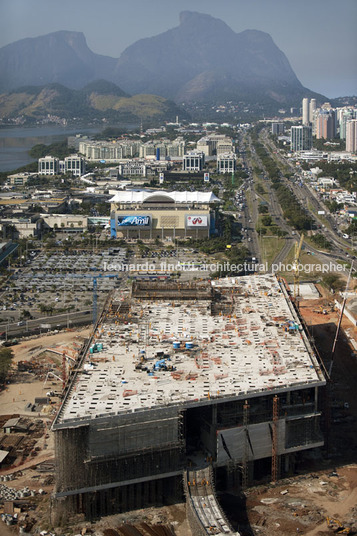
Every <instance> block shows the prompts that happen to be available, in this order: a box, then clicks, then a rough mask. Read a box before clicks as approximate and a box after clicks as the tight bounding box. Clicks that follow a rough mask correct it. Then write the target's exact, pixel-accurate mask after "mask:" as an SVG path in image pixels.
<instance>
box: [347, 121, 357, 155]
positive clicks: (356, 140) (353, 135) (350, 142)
mask: <svg viewBox="0 0 357 536" xmlns="http://www.w3.org/2000/svg"><path fill="white" fill-rule="evenodd" d="M346 151H348V152H349V153H357V119H352V120H350V121H347V123H346Z"/></svg>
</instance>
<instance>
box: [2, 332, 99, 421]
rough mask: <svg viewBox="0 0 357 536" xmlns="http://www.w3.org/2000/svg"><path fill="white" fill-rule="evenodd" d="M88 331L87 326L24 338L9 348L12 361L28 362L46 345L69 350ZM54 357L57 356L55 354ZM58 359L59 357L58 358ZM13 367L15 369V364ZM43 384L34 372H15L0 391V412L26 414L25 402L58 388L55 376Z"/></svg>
mask: <svg viewBox="0 0 357 536" xmlns="http://www.w3.org/2000/svg"><path fill="white" fill-rule="evenodd" d="M89 334H90V329H88V328H85V329H81V330H78V331H68V332H65V331H64V332H60V333H57V334H55V335H45V336H41V337H40V336H39V337H35V338H33V339H29V340H23V341H22V342H20V343H19V344H17V345H16V346H12V347H11V348H12V350H13V352H14V359H13V363H14V365H16V364H17V363H18V362H19V361H29V360H30V359H31V358H33V357H36V356H37V355H40V354H41V353H42V352H44V351H45V350H46V348H58V349H59V350H61V349H65V348H69V349H70V348H71V347H73V346H74V345H77V346H78V345H79V344H80V343H81V342H82V341H83V339H84V338H86V337H88V336H89ZM53 356H54V358H56V354H53ZM57 360H60V356H58V357H57ZM13 368H14V369H16V366H14V367H13ZM44 383H45V382H44V378H42V377H41V379H40V380H38V379H37V378H36V376H35V375H33V374H22V375H18V374H15V376H13V378H12V379H11V383H9V384H8V385H7V386H6V388H5V390H4V391H2V392H1V393H0V415H11V414H25V409H24V408H25V406H26V404H27V403H29V402H31V403H33V402H34V400H35V398H36V397H42V396H45V395H46V392H47V391H48V390H49V389H50V388H54V387H56V388H57V387H60V382H59V381H58V380H55V379H54V378H52V379H51V381H48V382H46V385H45V384H44ZM52 384H53V385H52ZM51 413H52V414H53V412H49V414H51ZM30 416H31V415H30ZM36 416H37V414H36Z"/></svg>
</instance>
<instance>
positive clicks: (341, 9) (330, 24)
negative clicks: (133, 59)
mask: <svg viewBox="0 0 357 536" xmlns="http://www.w3.org/2000/svg"><path fill="white" fill-rule="evenodd" d="M184 10H189V11H198V12H200V13H206V14H209V15H212V16H213V17H216V18H219V19H221V20H223V21H224V22H226V23H227V24H228V25H229V26H230V27H231V28H232V29H233V30H234V31H235V32H241V31H243V30H247V29H254V30H261V31H264V32H267V33H269V34H270V35H271V36H272V38H273V40H274V42H275V43H276V45H277V46H278V47H279V48H280V49H281V50H282V51H283V52H284V53H285V55H286V56H287V58H288V60H289V62H290V64H291V66H292V68H293V70H294V71H295V73H296V75H297V77H298V78H299V80H300V82H301V83H302V84H303V85H304V86H305V87H307V88H309V89H311V90H312V91H316V92H318V93H322V94H323V95H325V96H327V97H329V98H334V97H340V96H347V95H348V96H349V95H357V31H356V28H357V0H60V1H58V0H0V47H2V46H5V45H7V44H9V43H13V42H14V41H18V40H19V39H23V38H26V37H37V36H39V35H45V34H48V33H51V32H54V31H58V30H72V31H80V32H83V33H84V35H85V37H86V39H87V44H88V46H89V48H90V49H91V50H92V51H93V52H95V53H97V54H104V55H106V56H112V57H115V58H118V57H119V56H120V54H121V52H122V51H123V50H125V48H126V47H128V46H129V45H131V44H133V43H134V42H135V41H137V40H138V39H141V38H143V37H151V36H154V35H157V34H159V33H162V32H164V31H166V30H169V29H171V28H174V27H175V26H178V24H179V14H180V12H181V11H184ZM197 31H199V28H197ZM207 38H209V36H207ZM0 76H1V73H0Z"/></svg>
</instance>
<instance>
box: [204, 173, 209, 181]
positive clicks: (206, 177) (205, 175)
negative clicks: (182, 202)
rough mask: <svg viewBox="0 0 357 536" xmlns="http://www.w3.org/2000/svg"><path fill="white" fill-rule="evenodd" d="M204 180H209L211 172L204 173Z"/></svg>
mask: <svg viewBox="0 0 357 536" xmlns="http://www.w3.org/2000/svg"><path fill="white" fill-rule="evenodd" d="M203 180H204V182H209V173H205V174H204V175H203Z"/></svg>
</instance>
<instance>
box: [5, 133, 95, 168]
mask: <svg viewBox="0 0 357 536" xmlns="http://www.w3.org/2000/svg"><path fill="white" fill-rule="evenodd" d="M101 130H102V129H101V128H94V127H88V128H86V127H77V128H76V127H60V126H55V125H52V126H48V125H46V126H40V127H6V128H0V171H12V170H14V169H17V168H19V167H21V166H25V165H26V164H30V162H33V161H34V160H33V158H31V157H30V156H29V155H28V151H29V150H30V149H31V147H33V146H34V145H36V144H37V143H45V144H46V145H49V144H51V143H55V142H57V141H61V140H63V139H65V138H66V137H67V136H71V135H75V134H96V133H98V132H100V131H101Z"/></svg>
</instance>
